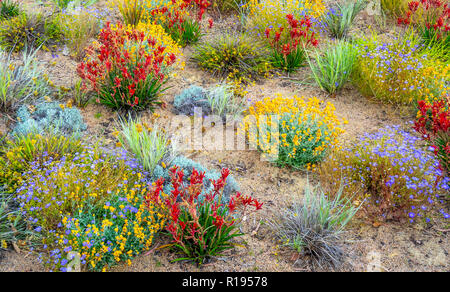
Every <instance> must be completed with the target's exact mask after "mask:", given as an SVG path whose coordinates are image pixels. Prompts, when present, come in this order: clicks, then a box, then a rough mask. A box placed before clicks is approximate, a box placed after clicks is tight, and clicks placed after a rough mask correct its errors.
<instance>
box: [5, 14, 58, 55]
mask: <svg viewBox="0 0 450 292" xmlns="http://www.w3.org/2000/svg"><path fill="white" fill-rule="evenodd" d="M58 41H60V33H59V28H58V27H57V26H55V23H54V22H53V19H52V17H51V16H44V15H43V14H40V13H35V14H26V13H20V14H19V15H18V16H15V17H12V18H9V19H6V20H4V21H2V22H1V23H0V48H2V49H3V50H5V51H14V52H19V51H21V50H22V49H24V48H39V47H42V48H43V49H45V50H50V49H53V48H54V46H55V43H56V42H58ZM49 46H50V48H49Z"/></svg>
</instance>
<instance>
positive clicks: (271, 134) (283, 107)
mask: <svg viewBox="0 0 450 292" xmlns="http://www.w3.org/2000/svg"><path fill="white" fill-rule="evenodd" d="M334 112H335V107H334V105H333V104H331V103H329V102H328V103H326V104H325V106H323V102H322V101H320V100H319V99H317V98H315V97H313V98H309V99H305V98H303V97H297V96H294V97H292V98H284V97H282V96H281V95H277V96H276V97H274V98H272V97H267V98H265V99H263V100H262V101H259V102H256V103H255V105H253V106H251V107H250V108H249V109H248V115H247V116H246V117H245V118H244V123H243V128H244V129H245V130H246V131H247V133H248V137H249V141H250V143H252V144H253V145H256V146H257V147H258V149H259V150H260V151H262V152H263V153H265V154H268V155H274V154H276V155H277V157H276V158H275V159H274V160H275V162H276V163H277V164H279V165H290V166H292V167H294V168H303V167H307V168H314V167H315V165H316V164H317V163H318V162H319V161H321V160H322V159H323V158H324V156H325V154H326V151H327V149H329V148H331V147H335V146H336V145H337V144H338V139H337V138H338V136H339V135H340V134H342V133H343V132H344V131H343V129H342V128H341V127H340V126H341V125H342V124H344V123H347V121H345V120H342V121H341V120H340V119H339V118H338V117H337V116H336V115H335V113H334ZM269 116H272V117H271V118H262V117H269ZM274 116H275V118H276V119H277V120H274ZM252 121H256V127H255V125H254V124H252ZM274 121H276V123H278V125H277V124H274ZM255 129H256V130H255Z"/></svg>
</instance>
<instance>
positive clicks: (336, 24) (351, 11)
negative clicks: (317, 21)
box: [322, 0, 368, 39]
mask: <svg viewBox="0 0 450 292" xmlns="http://www.w3.org/2000/svg"><path fill="white" fill-rule="evenodd" d="M367 2H368V0H357V1H356V2H355V1H345V2H344V3H343V4H339V3H337V4H336V7H335V8H332V9H330V11H328V13H327V14H324V15H323V16H322V22H323V24H324V26H325V29H326V30H327V32H328V33H329V34H330V35H331V36H332V37H334V38H338V39H342V38H344V37H346V36H347V34H348V31H349V30H350V28H351V27H352V24H353V21H354V20H355V17H356V15H357V14H358V13H359V12H361V11H362V10H363V9H364V8H365V7H366V5H367Z"/></svg>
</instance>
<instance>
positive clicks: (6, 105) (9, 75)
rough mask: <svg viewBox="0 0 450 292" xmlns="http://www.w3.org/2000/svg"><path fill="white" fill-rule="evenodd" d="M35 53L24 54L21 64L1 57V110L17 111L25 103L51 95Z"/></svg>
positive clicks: (9, 58)
mask: <svg viewBox="0 0 450 292" xmlns="http://www.w3.org/2000/svg"><path fill="white" fill-rule="evenodd" d="M35 54H36V51H35V52H24V53H23V60H22V63H21V64H15V63H14V62H13V61H12V59H11V57H10V56H8V57H6V56H4V55H3V56H1V57H2V58H1V61H0V110H1V111H2V112H8V111H11V110H15V109H16V108H17V107H18V106H20V105H21V104H24V103H30V102H32V101H34V99H36V98H39V97H43V96H45V95H47V94H49V93H50V89H49V86H48V82H47V80H46V78H45V76H43V75H42V73H41V72H42V70H41V68H40V67H39V64H38V62H37V61H35Z"/></svg>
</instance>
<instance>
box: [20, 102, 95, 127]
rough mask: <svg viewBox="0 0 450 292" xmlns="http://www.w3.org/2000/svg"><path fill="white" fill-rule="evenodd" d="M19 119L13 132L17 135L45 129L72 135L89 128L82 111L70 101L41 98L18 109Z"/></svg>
mask: <svg viewBox="0 0 450 292" xmlns="http://www.w3.org/2000/svg"><path fill="white" fill-rule="evenodd" d="M17 120H18V123H17V124H16V126H15V127H14V129H13V132H12V134H13V135H16V136H18V135H22V136H26V135H27V134H29V133H32V132H34V133H43V132H45V131H52V132H53V133H61V134H63V135H66V136H71V135H74V134H75V135H78V134H80V132H82V131H85V130H86V129H87V126H86V124H85V123H84V121H83V117H82V116H81V113H80V111H79V110H78V109H77V108H74V107H73V106H72V105H71V103H70V102H68V103H65V104H64V103H60V102H57V101H46V100H41V101H38V102H36V103H35V104H32V105H29V106H26V105H23V106H21V107H20V108H19V109H18V110H17Z"/></svg>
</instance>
